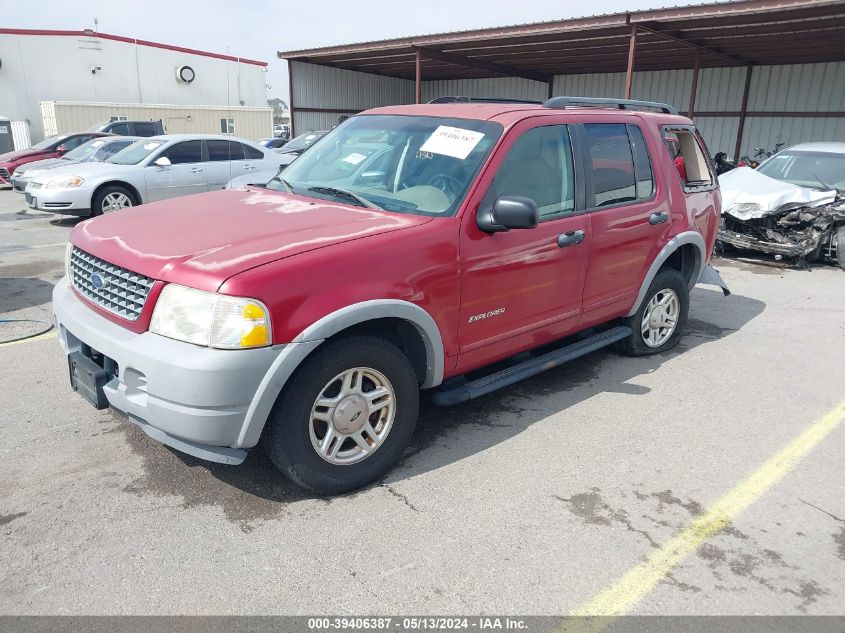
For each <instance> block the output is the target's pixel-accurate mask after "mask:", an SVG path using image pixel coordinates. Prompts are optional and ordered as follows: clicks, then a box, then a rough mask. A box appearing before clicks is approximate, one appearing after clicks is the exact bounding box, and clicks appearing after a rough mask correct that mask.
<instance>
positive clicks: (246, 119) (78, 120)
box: [41, 101, 273, 140]
mask: <svg viewBox="0 0 845 633" xmlns="http://www.w3.org/2000/svg"><path fill="white" fill-rule="evenodd" d="M41 116H42V123H43V125H44V131H45V134H48V135H49V134H60V133H64V132H79V131H80V130H87V129H88V128H90V127H92V126H94V125H96V124H97V123H102V122H104V121H108V120H110V119H111V118H112V117H126V118H127V119H129V120H139V121H146V120H150V119H153V120H155V119H161V120H162V121H163V122H164V127H165V130H166V131H167V132H168V133H170V134H179V133H191V134H220V133H221V125H220V119H222V118H232V119H234V120H235V134H234V135H235V136H238V137H241V138H245V139H250V140H257V139H260V138H267V137H270V136H272V135H273V110H272V109H271V108H258V107H248V106H233V107H225V106H220V107H217V106H183V105H157V104H141V103H85V102H79V101H42V102H41Z"/></svg>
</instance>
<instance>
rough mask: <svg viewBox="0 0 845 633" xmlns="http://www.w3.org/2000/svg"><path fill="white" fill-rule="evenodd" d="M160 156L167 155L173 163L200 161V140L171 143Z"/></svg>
mask: <svg viewBox="0 0 845 633" xmlns="http://www.w3.org/2000/svg"><path fill="white" fill-rule="evenodd" d="M162 156H167V158H169V159H170V162H171V163H172V164H174V165H181V164H184V163H200V162H202V141H182V142H181V143H176V144H175V145H171V146H170V147H168V148H167V149H166V150H164V152H162Z"/></svg>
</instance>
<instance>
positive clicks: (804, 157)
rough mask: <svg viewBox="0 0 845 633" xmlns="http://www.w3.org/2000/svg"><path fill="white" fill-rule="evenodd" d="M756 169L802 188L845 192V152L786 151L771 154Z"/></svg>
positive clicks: (770, 176)
mask: <svg viewBox="0 0 845 633" xmlns="http://www.w3.org/2000/svg"><path fill="white" fill-rule="evenodd" d="M757 171H759V172H760V173H761V174H765V175H766V176H768V177H769V178H775V179H777V180H783V181H784V182H788V183H791V184H793V185H799V186H801V187H809V188H812V189H824V190H831V189H836V190H838V191H845V154H833V153H828V152H789V151H786V152H781V153H780V154H777V155H775V156H772V157H771V158H770V159H769V160H767V161H766V162H765V163H764V164H762V165H760V166H759V167H758V168H757Z"/></svg>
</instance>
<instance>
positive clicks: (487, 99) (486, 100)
mask: <svg viewBox="0 0 845 633" xmlns="http://www.w3.org/2000/svg"><path fill="white" fill-rule="evenodd" d="M429 103H533V104H540V103H542V102H541V101H531V100H529V99H508V98H504V97H458V96H446V97H437V98H436V99H432V100H431V101H429Z"/></svg>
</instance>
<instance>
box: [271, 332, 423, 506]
mask: <svg viewBox="0 0 845 633" xmlns="http://www.w3.org/2000/svg"><path fill="white" fill-rule="evenodd" d="M376 394H381V395H380V396H377V395H376ZM374 407H378V409H376V408H374ZM418 408H419V385H418V383H417V376H416V373H415V372H414V369H413V367H412V366H411V363H410V361H409V360H408V358H407V357H406V356H405V355H404V354H403V353H402V352H401V351H400V350H399V349H398V348H397V347H396V346H395V345H393V344H392V343H390V342H388V341H386V340H384V339H382V338H378V337H375V336H354V337H348V338H341V339H338V340H336V341H329V342H327V343H324V344H323V345H321V346H320V347H319V348H318V349H317V350H316V351H315V352H314V353H313V354H312V355H311V356H309V357H308V358H307V359H306V360H305V362H304V363H303V364H302V366H301V367H300V368H299V369H297V371H296V373H295V374H294V375H293V377H292V378H291V380H290V382H288V384H287V385H286V386H285V388H284V390H283V391H282V393H281V395H280V396H279V399H278V400H277V401H276V404H275V406H274V407H273V411H272V412H271V414H270V420H269V424H270V426H269V429H268V433H267V436H266V437H265V442H266V444H265V448H266V449H267V452H268V454H269V456H270V459H271V460H272V461H273V463H274V464H275V465H276V467H277V468H278V469H279V470H280V471H282V473H284V474H285V475H286V476H287V477H289V478H290V479H291V480H292V481H294V482H295V483H296V484H298V485H300V486H302V487H304V488H308V489H309V490H313V491H314V492H317V493H320V494H339V493H342V492H348V491H350V490H355V489H356V488H360V487H362V486H366V485H367V484H370V483H372V482H374V481H377V480H378V479H379V478H380V477H381V476H382V475H383V474H384V473H386V472H387V471H388V470H389V469H390V468H392V467H393V466H394V465H396V463H397V462H398V461H399V459H400V458H401V457H402V454H403V452H404V451H405V448H406V447H407V446H408V443H409V442H410V440H411V435H412V434H413V432H414V427H415V426H416V422H417V413H418Z"/></svg>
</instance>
